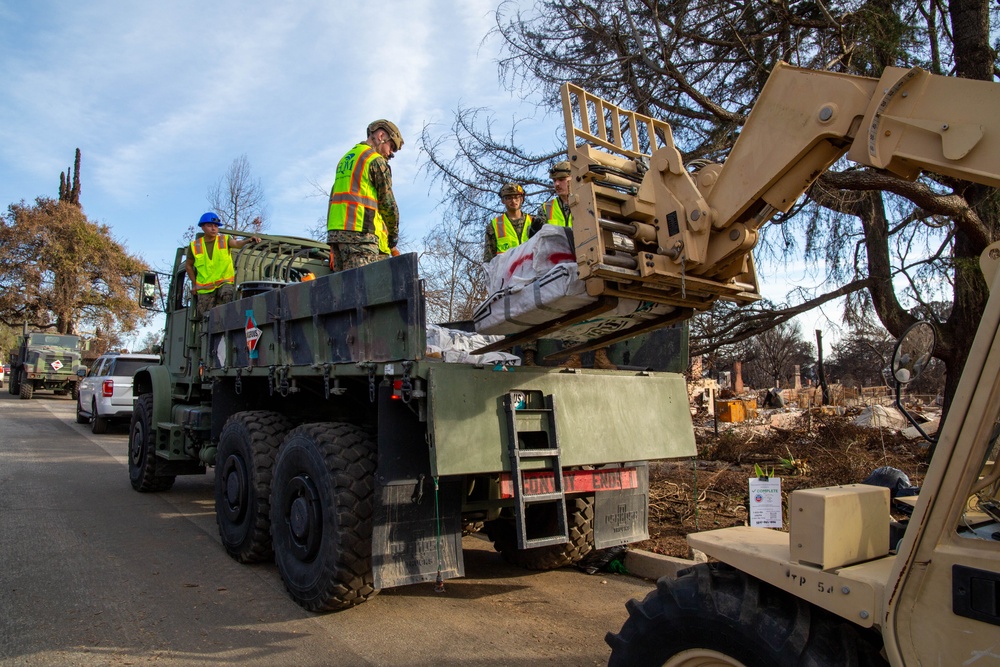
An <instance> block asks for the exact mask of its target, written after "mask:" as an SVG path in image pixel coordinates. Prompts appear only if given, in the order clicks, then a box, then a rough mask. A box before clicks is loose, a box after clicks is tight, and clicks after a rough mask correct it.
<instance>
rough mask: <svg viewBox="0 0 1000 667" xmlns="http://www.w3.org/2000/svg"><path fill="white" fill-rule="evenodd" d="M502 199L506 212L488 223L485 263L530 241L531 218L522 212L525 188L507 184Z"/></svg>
mask: <svg viewBox="0 0 1000 667" xmlns="http://www.w3.org/2000/svg"><path fill="white" fill-rule="evenodd" d="M500 199H501V200H502V201H503V205H504V209H506V210H505V211H504V212H503V213H501V214H500V215H498V216H496V217H495V218H491V219H490V221H489V222H487V223H486V244H485V246H484V247H483V261H485V262H488V261H490V260H491V259H493V258H494V257H496V256H497V255H498V254H500V253H502V252H506V251H507V250H510V249H511V248H515V247H517V246H519V245H521V244H522V243H524V242H525V241H527V240H528V229H529V228H530V227H531V216H530V215H526V214H525V213H523V212H522V211H521V205H522V204H523V203H524V188H523V187H521V186H520V185H518V184H517V183H507V184H506V185H504V186H503V187H502V188H500ZM498 234H499V237H500V238H499V240H498V239H497V236H498Z"/></svg>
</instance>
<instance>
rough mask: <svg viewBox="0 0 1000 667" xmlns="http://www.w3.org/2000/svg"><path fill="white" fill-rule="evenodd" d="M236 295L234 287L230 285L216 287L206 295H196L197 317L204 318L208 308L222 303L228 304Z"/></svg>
mask: <svg viewBox="0 0 1000 667" xmlns="http://www.w3.org/2000/svg"><path fill="white" fill-rule="evenodd" d="M235 295H236V287H235V285H233V284H232V283H226V284H225V285H220V286H218V287H216V288H215V289H214V290H212V291H211V292H208V293H207V294H199V295H198V317H204V316H205V312H206V311H207V310H208V309H209V308H215V307H216V306H218V305H221V304H223V303H229V302H230V301H232V300H233V296H235Z"/></svg>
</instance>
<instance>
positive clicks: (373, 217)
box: [326, 143, 389, 255]
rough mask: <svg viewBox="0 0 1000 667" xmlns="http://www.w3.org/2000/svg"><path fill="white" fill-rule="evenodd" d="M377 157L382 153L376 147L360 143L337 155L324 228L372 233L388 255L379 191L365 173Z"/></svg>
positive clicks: (385, 228)
mask: <svg viewBox="0 0 1000 667" xmlns="http://www.w3.org/2000/svg"><path fill="white" fill-rule="evenodd" d="M377 157H381V156H380V155H379V153H378V151H376V150H375V149H374V148H372V147H371V146H369V145H368V144H365V143H361V144H358V145H357V146H355V147H354V148H352V149H351V150H349V151H348V152H347V155H345V156H344V157H342V158H341V159H340V162H339V163H338V164H337V177H336V179H335V180H334V181H333V189H332V190H331V191H330V208H329V210H328V211H327V216H326V228H327V229H328V230H332V229H343V230H347V231H352V232H369V233H373V234H375V236H376V237H377V238H378V249H379V252H381V253H382V254H385V255H388V254H389V228H388V227H386V225H385V221H384V220H382V215H381V214H380V213H379V211H378V192H377V191H376V190H375V186H373V185H372V182H371V179H370V178H369V177H368V166H369V165H370V164H371V161H372V160H374V159H375V158H377Z"/></svg>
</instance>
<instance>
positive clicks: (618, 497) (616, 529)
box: [594, 463, 649, 549]
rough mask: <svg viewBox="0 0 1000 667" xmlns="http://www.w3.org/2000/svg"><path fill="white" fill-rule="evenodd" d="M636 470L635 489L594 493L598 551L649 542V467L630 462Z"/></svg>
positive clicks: (595, 536) (595, 538)
mask: <svg viewBox="0 0 1000 667" xmlns="http://www.w3.org/2000/svg"><path fill="white" fill-rule="evenodd" d="M626 466H627V467H631V466H634V467H635V469H636V475H637V482H638V484H637V485H636V487H635V488H634V489H621V490H617V491H598V492H596V493H595V494H594V548H595V549H606V548H608V547H616V546H619V545H621V544H629V543H631V542H640V541H642V540H646V539H649V514H648V507H649V464H647V463H629V464H626Z"/></svg>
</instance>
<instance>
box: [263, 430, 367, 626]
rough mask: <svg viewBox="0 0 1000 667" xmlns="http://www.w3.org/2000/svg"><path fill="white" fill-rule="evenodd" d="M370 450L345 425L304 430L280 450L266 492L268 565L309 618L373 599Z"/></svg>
mask: <svg viewBox="0 0 1000 667" xmlns="http://www.w3.org/2000/svg"><path fill="white" fill-rule="evenodd" d="M374 496H375V443H374V442H373V441H372V439H371V438H370V437H369V436H368V434H367V433H365V432H364V431H363V430H361V429H360V428H358V427H356V426H353V425H351V424H305V425H302V426H299V427H297V428H295V429H294V430H293V431H292V432H291V433H289V434H288V436H287V437H286V438H285V441H284V442H283V443H282V445H281V449H280V450H279V451H278V460H277V462H276V464H275V467H274V481H273V483H272V489H271V533H272V536H273V539H274V559H275V562H276V563H277V564H278V571H279V572H280V573H281V578H282V580H283V581H284V582H285V588H287V589H288V592H289V594H290V595H291V596H292V598H293V599H294V600H295V601H296V602H297V603H299V604H300V605H302V606H303V607H304V608H306V609H308V610H309V611H329V610H333V609H346V608H348V607H353V606H355V605H358V604H361V603H362V602H364V601H366V600H367V599H368V598H369V597H371V596H372V595H374V594H375V593H376V591H375V588H374V578H373V575H372V564H371V553H372V511H373V506H374V500H375V499H374Z"/></svg>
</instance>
